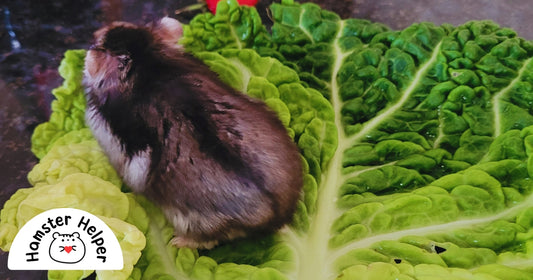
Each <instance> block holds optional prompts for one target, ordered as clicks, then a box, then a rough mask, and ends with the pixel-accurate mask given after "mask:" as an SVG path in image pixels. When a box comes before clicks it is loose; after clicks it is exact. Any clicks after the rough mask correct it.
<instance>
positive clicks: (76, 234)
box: [72, 231, 80, 238]
mask: <svg viewBox="0 0 533 280" xmlns="http://www.w3.org/2000/svg"><path fill="white" fill-rule="evenodd" d="M72 236H74V237H76V238H80V234H79V233H78V232H77V231H76V232H73V233H72Z"/></svg>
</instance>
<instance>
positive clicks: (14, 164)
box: [0, 0, 533, 280]
mask: <svg viewBox="0 0 533 280" xmlns="http://www.w3.org/2000/svg"><path fill="white" fill-rule="evenodd" d="M311 2H315V3H317V4H319V5H321V6H322V7H323V8H326V9H329V10H332V11H334V12H336V13H338V14H339V15H340V16H341V17H342V18H349V17H355V18H363V19H369V20H372V21H377V22H382V23H385V24H387V25H388V26H390V27H391V28H393V29H403V28H405V27H407V26H409V25H411V24H412V23H415V22H420V21H431V22H434V23H436V24H442V23H451V24H453V25H459V24H462V23H465V22H467V21H469V20H481V19H491V20H494V21H495V22H497V23H498V24H500V25H501V26H504V27H511V28H513V29H515V30H516V31H517V32H518V35H519V36H521V37H524V38H526V39H528V40H531V39H533V28H532V27H533V7H531V4H530V1H528V0H508V1H504V0H497V1H496V0H494V1H491V0H474V1H464V0H462V1H461V0H432V1H424V0H396V1H392V0H324V1H320V0H312V1H311ZM195 3H197V2H196V0H159V1H138V0H124V1H120V0H101V1H96V0H77V1H69V0H54V1H41V0H33V1H29V0H2V1H0V12H1V13H0V206H3V204H4V202H5V201H6V200H7V199H9V197H10V196H11V195H12V194H13V193H14V192H15V191H16V190H17V189H18V188H23V187H30V185H29V183H28V182H27V180H26V175H27V173H28V172H29V171H30V170H31V168H32V167H33V166H34V165H35V164H36V163H37V159H36V158H35V157H34V156H33V154H32V153H31V151H30V137H31V134H32V131H33V129H34V128H35V126H36V125H37V124H39V123H41V122H44V121H46V120H47V119H48V117H49V114H50V111H49V107H50V102H51V100H52V99H53V96H52V95H51V93H50V92H51V89H53V88H55V87H57V86H59V85H60V83H61V78H60V77H59V75H58V73H57V67H58V65H59V62H60V61H61V59H62V56H63V53H64V52H65V50H67V49H79V48H87V47H88V46H89V45H90V43H91V38H92V33H93V32H94V31H95V30H96V29H98V28H99V27H101V26H102V25H105V24H106V23H109V22H111V21H114V20H123V21H131V22H136V23H143V22H149V21H151V20H153V19H157V18H160V17H162V16H165V15H173V14H174V11H175V10H176V9H179V8H183V7H185V6H188V5H191V4H195ZM270 3H272V1H261V0H260V1H259V4H258V5H257V9H258V11H259V12H260V13H261V14H262V16H263V18H264V22H265V23H267V22H268V18H267V17H266V9H267V7H268V6H269V5H270ZM7 11H9V13H10V23H11V25H12V31H13V32H14V33H15V35H16V38H17V40H18V41H19V42H20V45H21V48H20V49H18V50H15V51H14V50H13V48H12V44H11V42H12V40H11V36H10V35H9V33H8V31H9V28H8V25H7V22H6V12H7ZM194 15H195V12H187V13H182V14H180V15H178V16H175V17H176V18H178V20H180V21H182V22H188V21H189V20H190V19H191V18H192V17H193V16H194ZM43 278H44V279H46V272H45V271H9V270H8V269H7V253H4V252H0V280H2V279H24V280H26V279H43Z"/></svg>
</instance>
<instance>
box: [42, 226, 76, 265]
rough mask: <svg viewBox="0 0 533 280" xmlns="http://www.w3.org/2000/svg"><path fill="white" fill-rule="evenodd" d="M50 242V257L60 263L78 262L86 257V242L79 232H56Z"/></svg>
mask: <svg viewBox="0 0 533 280" xmlns="http://www.w3.org/2000/svg"><path fill="white" fill-rule="evenodd" d="M52 238H53V240H52V243H50V251H49V253H50V258H52V259H53V260H54V261H56V262H60V263H77V262H79V261H81V260H82V259H83V257H85V243H83V240H81V239H80V234H79V233H78V232H73V233H71V234H67V233H65V234H61V233H59V232H54V233H53V234H52Z"/></svg>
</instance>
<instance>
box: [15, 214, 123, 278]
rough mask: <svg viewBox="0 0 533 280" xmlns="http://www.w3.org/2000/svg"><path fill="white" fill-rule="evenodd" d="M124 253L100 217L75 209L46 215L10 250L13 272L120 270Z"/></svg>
mask: <svg viewBox="0 0 533 280" xmlns="http://www.w3.org/2000/svg"><path fill="white" fill-rule="evenodd" d="M123 262H124V260H123V257H122V250H121V249H120V244H119V243H118V241H117V238H116V237H115V235H114V234H113V231H111V229H110V228H109V227H108V226H107V225H106V224H105V223H104V222H103V221H102V220H100V219H99V218H98V217H96V216H95V215H93V214H91V213H88V212H86V211H82V210H78V209H73V208H57V209H52V210H48V211H45V212H43V213H41V214H39V215H37V216H35V217H33V218H32V219H31V220H29V221H28V222H27V223H26V224H25V225H24V226H23V227H22V228H21V229H20V231H19V232H18V233H17V236H15V239H14V240H13V244H12V245H11V248H10V250H9V257H8V262H7V266H8V268H9V269H11V270H74V269H75V270H93V269H94V270H119V269H122V267H123V266H124V263H123Z"/></svg>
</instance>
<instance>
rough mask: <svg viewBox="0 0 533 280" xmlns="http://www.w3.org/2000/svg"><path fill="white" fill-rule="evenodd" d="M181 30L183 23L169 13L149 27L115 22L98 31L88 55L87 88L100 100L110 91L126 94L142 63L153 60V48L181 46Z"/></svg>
mask: <svg viewBox="0 0 533 280" xmlns="http://www.w3.org/2000/svg"><path fill="white" fill-rule="evenodd" d="M181 34H182V29H181V24H180V23H179V22H178V21H177V20H175V19H171V18H168V17H165V18H163V19H161V20H160V21H159V22H158V23H156V24H154V25H151V26H147V27H144V26H137V25H134V24H131V23H126V22H114V23H112V24H111V25H109V26H106V27H104V28H101V29H100V30H98V31H96V32H95V33H94V36H95V44H94V45H92V46H91V47H90V49H89V51H88V52H87V55H86V58H85V69H84V85H85V87H86V89H87V92H88V93H89V94H90V95H91V97H92V98H93V99H95V100H94V101H96V102H97V103H100V104H101V103H104V102H105V100H106V99H107V98H109V97H110V96H109V95H110V94H113V93H114V94H121V95H124V94H127V93H128V90H129V89H131V87H132V86H133V84H134V82H135V81H136V80H137V78H138V77H137V76H138V68H139V65H145V64H146V61H150V59H152V58H153V56H154V52H158V53H165V51H164V50H165V49H179V48H180V47H179V46H178V45H177V41H178V39H179V38H180V37H181ZM122 97H127V96H122Z"/></svg>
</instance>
